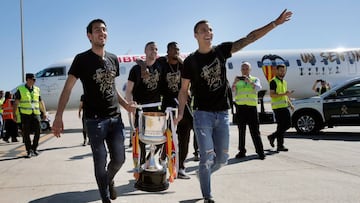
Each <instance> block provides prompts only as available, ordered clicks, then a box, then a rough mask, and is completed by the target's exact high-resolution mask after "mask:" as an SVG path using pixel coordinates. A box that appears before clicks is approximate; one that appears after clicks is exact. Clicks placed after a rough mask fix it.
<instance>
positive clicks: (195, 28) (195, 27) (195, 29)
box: [194, 20, 209, 33]
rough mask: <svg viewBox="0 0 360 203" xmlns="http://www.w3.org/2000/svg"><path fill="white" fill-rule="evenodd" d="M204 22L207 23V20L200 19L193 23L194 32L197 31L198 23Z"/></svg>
mask: <svg viewBox="0 0 360 203" xmlns="http://www.w3.org/2000/svg"><path fill="white" fill-rule="evenodd" d="M204 23H209V21H207V20H200V21H199V22H197V23H196V24H195V26H194V33H196V32H197V29H198V27H199V25H200V24H204Z"/></svg>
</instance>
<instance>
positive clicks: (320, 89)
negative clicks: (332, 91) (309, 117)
mask: <svg viewBox="0 0 360 203" xmlns="http://www.w3.org/2000/svg"><path fill="white" fill-rule="evenodd" d="M323 89H325V92H326V91H328V90H329V88H328V87H323V86H321V87H319V91H318V95H319V96H320V95H321V92H322V91H323Z"/></svg>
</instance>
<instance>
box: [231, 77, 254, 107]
mask: <svg viewBox="0 0 360 203" xmlns="http://www.w3.org/2000/svg"><path fill="white" fill-rule="evenodd" d="M249 79H250V81H251V82H255V81H256V80H257V78H256V77H253V76H250V77H249ZM235 88H236V95H235V103H236V104H237V105H247V106H256V105H257V102H258V96H257V92H256V90H255V88H254V87H253V86H252V85H251V84H249V83H247V82H245V81H243V80H239V81H238V82H237V83H236V84H235Z"/></svg>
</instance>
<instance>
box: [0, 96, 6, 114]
mask: <svg viewBox="0 0 360 203" xmlns="http://www.w3.org/2000/svg"><path fill="white" fill-rule="evenodd" d="M4 101H5V98H4V97H3V98H1V99H0V114H2V113H3V109H2V105H3V104H4Z"/></svg>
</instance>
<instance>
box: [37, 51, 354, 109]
mask: <svg viewBox="0 0 360 203" xmlns="http://www.w3.org/2000/svg"><path fill="white" fill-rule="evenodd" d="M187 55H188V54H180V57H181V58H183V59H185V58H186V56H187ZM137 58H140V59H143V60H145V55H119V56H118V59H119V62H120V76H119V77H117V79H116V86H117V88H118V90H119V91H120V92H121V94H122V95H123V96H124V95H125V89H126V84H127V78H128V74H129V71H130V69H131V67H132V66H134V65H135V60H136V59H137ZM72 60H73V59H65V60H62V61H59V62H57V63H54V64H52V65H50V66H48V67H47V68H45V69H43V70H41V71H39V72H38V73H36V85H37V86H38V87H39V88H40V90H41V98H42V99H43V100H44V102H45V104H46V107H47V109H48V110H56V108H57V104H58V101H59V97H60V94H61V91H62V89H63V86H64V84H65V80H66V78H67V72H68V70H69V68H70V66H71V63H72ZM359 60H360V48H352V49H350V48H349V49H314V50H312V49H308V50H266V51H239V52H237V53H235V54H233V56H232V57H231V58H229V59H228V60H227V64H226V68H227V78H228V80H229V82H230V84H231V83H232V82H233V81H234V79H235V76H239V75H241V71H240V66H241V63H242V62H243V61H247V62H249V63H250V64H251V65H252V70H251V73H250V74H251V75H253V76H256V77H258V78H259V79H260V81H261V84H262V90H263V91H266V90H268V89H269V83H268V81H269V80H271V78H272V77H274V74H275V68H276V65H278V64H285V65H286V66H287V73H286V76H285V79H286V81H287V83H288V89H289V90H294V93H293V94H292V96H291V97H292V98H294V99H296V98H306V97H311V96H315V95H316V93H315V92H314V91H313V90H312V86H313V84H314V81H316V80H320V79H321V80H325V81H327V82H328V83H329V84H330V85H331V86H335V85H336V84H340V83H341V82H342V81H345V80H347V79H350V78H354V77H357V76H360V63H359ZM82 92H83V89H82V85H81V82H77V83H76V84H75V86H74V88H73V91H72V93H71V96H70V99H69V102H68V104H67V106H66V108H67V109H74V108H75V109H76V108H78V107H79V102H80V96H81V94H82ZM267 95H268V94H267Z"/></svg>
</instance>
